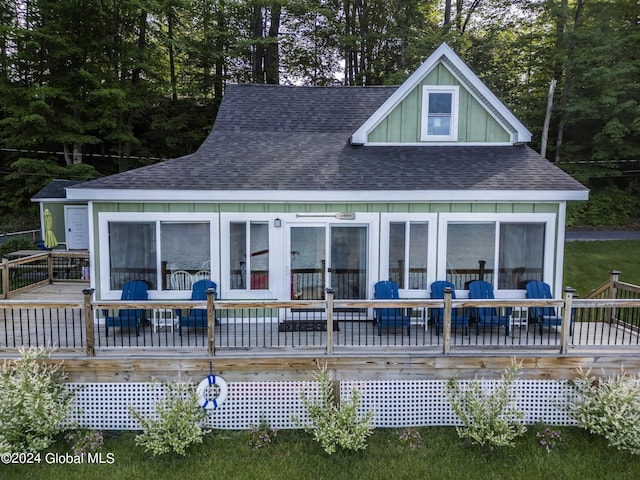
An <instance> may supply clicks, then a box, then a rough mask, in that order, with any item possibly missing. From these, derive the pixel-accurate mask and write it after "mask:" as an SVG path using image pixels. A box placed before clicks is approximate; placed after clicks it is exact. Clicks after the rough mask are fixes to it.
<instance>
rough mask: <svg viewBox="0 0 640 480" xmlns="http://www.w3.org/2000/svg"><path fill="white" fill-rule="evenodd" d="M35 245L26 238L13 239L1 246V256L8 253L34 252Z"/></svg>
mask: <svg viewBox="0 0 640 480" xmlns="http://www.w3.org/2000/svg"><path fill="white" fill-rule="evenodd" d="M34 248H35V245H34V243H33V241H32V240H28V239H26V238H12V239H11V240H7V241H6V242H4V243H3V244H1V245H0V256H2V255H7V254H8V253H12V252H17V251H18V250H33V249H34Z"/></svg>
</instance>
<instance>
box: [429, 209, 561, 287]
mask: <svg viewBox="0 0 640 480" xmlns="http://www.w3.org/2000/svg"><path fill="white" fill-rule="evenodd" d="M557 220H558V219H557V217H556V215H555V214H553V213H473V212H465V213H441V214H440V217H439V219H438V230H439V237H438V239H439V244H438V278H440V279H444V278H446V274H447V272H446V270H447V234H448V229H447V226H448V224H449V223H473V224H476V223H494V224H495V227H496V228H495V235H496V237H495V238H496V242H495V252H494V262H495V263H496V264H497V262H498V259H499V248H500V245H499V242H498V239H499V233H500V232H499V224H500V223H544V224H545V239H544V252H543V254H544V261H543V267H542V268H543V280H544V281H545V282H547V283H549V284H551V285H555V281H554V279H555V278H557V277H555V276H554V273H555V272H554V264H555V263H554V262H557V260H556V253H557V251H556V244H555V240H556V237H555V234H556V221H557ZM487 267H488V268H491V269H493V270H494V271H497V270H496V265H495V264H494V265H487ZM496 291H497V288H496ZM509 292H511V293H509ZM500 295H501V296H513V295H514V293H513V291H511V290H502V291H501V293H500Z"/></svg>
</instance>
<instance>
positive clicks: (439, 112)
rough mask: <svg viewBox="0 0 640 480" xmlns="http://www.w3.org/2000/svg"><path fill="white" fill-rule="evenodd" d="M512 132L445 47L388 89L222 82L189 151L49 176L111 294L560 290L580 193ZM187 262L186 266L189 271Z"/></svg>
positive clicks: (341, 295) (514, 122)
mask: <svg viewBox="0 0 640 480" xmlns="http://www.w3.org/2000/svg"><path fill="white" fill-rule="evenodd" d="M530 140H531V134H530V132H529V131H528V130H527V129H526V127H525V126H524V125H523V124H522V123H521V122H520V121H519V120H518V119H517V118H516V117H515V116H514V115H513V114H512V113H511V112H510V111H509V110H508V109H507V108H506V107H505V106H504V105H503V104H502V103H501V102H500V101H499V100H498V99H497V98H496V96H495V95H494V94H492V93H491V92H490V91H489V90H488V89H487V87H486V86H485V85H484V84H483V83H482V82H481V81H480V80H479V78H478V77H477V76H476V75H475V74H474V73H473V72H472V71H471V70H470V69H469V68H468V67H467V66H466V65H465V64H464V62H463V61H462V60H461V59H460V58H459V57H458V56H457V55H456V54H455V53H454V52H453V50H452V49H451V48H450V47H449V46H447V45H446V44H442V45H441V46H440V47H439V48H438V49H437V50H436V51H435V52H434V53H433V54H432V55H431V56H430V57H429V58H428V59H427V60H426V61H425V62H424V63H423V64H422V66H420V68H418V70H417V71H416V72H414V73H413V74H412V75H411V76H410V77H409V78H408V79H407V80H406V81H405V82H404V83H403V84H402V85H400V86H394V87H299V86H273V85H229V86H227V88H226V91H225V95H224V98H223V101H222V104H221V107H220V110H219V113H218V116H217V118H216V121H215V125H214V127H213V130H212V131H211V133H210V135H209V136H208V138H207V139H206V140H205V141H204V143H203V144H202V146H201V147H200V148H199V149H198V150H197V151H196V152H195V153H193V154H191V155H187V156H184V157H181V158H176V159H171V160H167V161H164V162H161V163H157V164H154V165H150V166H146V167H142V168H138V169H135V170H131V171H128V172H124V173H120V174H116V175H111V176H108V177H104V178H100V179H97V180H92V181H88V182H84V183H80V184H75V185H70V186H68V187H67V188H66V198H65V201H67V202H78V203H82V204H86V206H87V208H88V223H89V244H90V252H91V271H92V272H93V274H92V279H91V281H92V284H93V285H92V286H93V287H94V288H95V289H96V297H97V298H98V299H103V300H105V299H106V300H108V299H119V298H120V289H121V286H122V284H123V283H124V282H125V281H127V280H131V279H142V280H145V281H147V283H148V284H149V298H150V299H154V298H155V299H184V298H188V292H187V291H185V290H187V289H188V288H187V287H185V286H182V287H180V286H178V285H177V284H175V283H172V282H171V278H172V274H173V273H174V272H176V271H187V272H189V273H190V274H191V275H196V274H198V272H205V273H204V275H207V274H209V275H210V276H211V278H212V279H213V280H214V281H216V283H217V285H218V296H219V297H220V298H222V299H280V300H285V299H320V298H323V295H324V291H325V288H327V287H331V288H333V289H334V291H335V296H336V298H338V299H368V298H372V297H373V285H374V284H375V282H376V281H378V280H381V279H392V280H394V281H396V282H397V283H398V284H399V286H400V295H401V297H404V298H425V297H428V295H429V285H430V283H431V282H433V281H435V280H442V279H447V280H450V281H453V282H454V283H455V285H456V288H457V289H458V290H460V293H461V294H462V295H464V290H465V286H466V284H467V283H468V282H469V281H470V280H473V279H476V278H485V279H488V280H490V281H491V282H492V283H493V284H494V286H495V288H496V295H497V296H498V295H501V296H505V297H510V298H514V297H520V296H524V290H523V285H524V282H526V281H527V280H531V279H540V280H544V281H545V282H548V283H549V284H550V285H551V286H552V289H553V291H554V292H555V294H556V295H557V296H559V295H560V289H561V280H562V265H563V244H564V233H565V215H566V205H567V202H568V201H575V200H586V199H587V198H588V190H587V189H586V188H585V187H584V186H583V185H582V184H580V183H579V182H577V181H576V180H574V179H573V178H572V177H571V176H569V175H568V174H566V173H565V172H563V171H562V170H560V169H559V168H557V167H556V166H554V165H553V164H552V163H550V162H549V161H547V160H546V159H544V158H543V157H541V156H540V155H539V154H538V153H536V152H535V151H534V150H533V149H531V148H530V147H529V146H528V145H527V143H528V142H529V141H530ZM200 275H203V273H200Z"/></svg>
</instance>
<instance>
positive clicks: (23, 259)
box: [0, 250, 89, 299]
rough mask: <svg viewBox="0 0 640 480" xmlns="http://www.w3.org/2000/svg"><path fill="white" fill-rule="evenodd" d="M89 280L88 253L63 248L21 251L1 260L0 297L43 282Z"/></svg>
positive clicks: (6, 296) (5, 296)
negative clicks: (58, 249) (62, 249)
mask: <svg viewBox="0 0 640 480" xmlns="http://www.w3.org/2000/svg"><path fill="white" fill-rule="evenodd" d="M79 280H80V281H87V282H89V253H88V252H66V251H55V250H53V251H49V250H47V251H44V250H43V251H38V250H33V251H23V253H20V252H18V253H17V254H14V255H12V256H5V257H4V258H2V260H1V261H0V298H3V299H6V298H9V297H10V296H11V295H13V294H16V293H20V292H24V291H26V290H29V289H32V288H35V287H37V286H39V285H42V284H44V283H53V282H54V281H55V282H64V281H79Z"/></svg>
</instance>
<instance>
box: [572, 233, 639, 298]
mask: <svg viewBox="0 0 640 480" xmlns="http://www.w3.org/2000/svg"><path fill="white" fill-rule="evenodd" d="M564 254H565V259H564V277H563V279H564V280H563V282H562V285H563V286H571V287H573V288H575V289H576V292H577V294H578V295H579V296H580V297H581V298H584V297H586V296H587V295H588V294H589V293H590V292H591V291H593V290H594V289H595V288H597V287H599V286H600V285H602V284H603V283H604V282H606V281H607V280H608V279H609V272H610V271H611V270H618V271H620V272H621V275H620V280H621V281H623V282H628V283H633V284H634V285H640V240H615V241H602V242H600V241H598V242H583V241H576V242H567V243H566V244H565V249H564Z"/></svg>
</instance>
